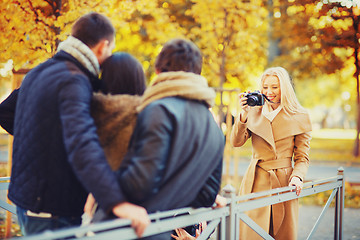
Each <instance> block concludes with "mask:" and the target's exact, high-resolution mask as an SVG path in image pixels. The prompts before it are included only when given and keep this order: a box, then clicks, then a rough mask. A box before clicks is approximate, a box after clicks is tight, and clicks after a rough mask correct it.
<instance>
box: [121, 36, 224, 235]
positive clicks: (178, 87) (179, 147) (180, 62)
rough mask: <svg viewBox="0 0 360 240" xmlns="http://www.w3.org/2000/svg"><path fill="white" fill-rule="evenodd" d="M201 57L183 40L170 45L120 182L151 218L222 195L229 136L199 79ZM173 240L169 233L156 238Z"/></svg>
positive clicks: (206, 203)
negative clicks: (219, 123) (212, 109)
mask: <svg viewBox="0 0 360 240" xmlns="http://www.w3.org/2000/svg"><path fill="white" fill-rule="evenodd" d="M201 68H202V55H201V53H200V50H199V49H198V48H197V46H196V45H195V44H193V43H192V42H190V41H188V40H184V39H174V40H171V41H169V42H167V43H166V44H165V45H164V47H163V49H162V50H161V52H160V54H159V55H158V57H157V59H156V63H155V69H156V71H157V73H158V75H157V77H156V78H155V79H154V81H153V82H152V83H151V85H150V86H149V87H148V88H147V89H146V91H145V93H144V95H143V102H142V104H141V105H140V106H139V107H138V109H137V110H138V112H139V114H138V118H137V122H136V126H135V129H134V133H133V135H132V138H131V141H130V144H129V149H128V153H127V155H126V156H125V158H124V160H123V162H122V165H121V166H120V169H119V170H118V171H117V178H118V182H119V183H120V186H121V188H122V190H123V192H124V193H125V195H126V196H127V197H128V199H129V201H130V202H132V203H135V204H138V205H140V206H143V207H145V208H146V210H147V211H148V212H149V213H150V212H156V211H165V210H169V209H176V208H182V207H187V206H191V207H210V206H212V205H213V204H214V202H215V199H216V197H217V194H218V191H219V189H220V183H221V175H222V159H223V151H224V144H225V141H224V135H223V133H222V132H221V130H220V128H219V126H218V125H217V123H216V122H215V120H214V118H213V115H212V114H211V112H210V111H209V108H210V107H212V106H213V104H214V99H215V91H214V90H213V89H212V88H210V87H209V86H208V83H207V80H206V79H205V78H204V77H202V76H201V75H200V73H201ZM152 238H153V239H158V240H159V239H170V233H165V234H162V235H161V236H153V237H152Z"/></svg>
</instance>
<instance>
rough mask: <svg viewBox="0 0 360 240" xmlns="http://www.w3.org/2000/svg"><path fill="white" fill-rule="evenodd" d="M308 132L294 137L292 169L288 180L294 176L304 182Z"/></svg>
mask: <svg viewBox="0 0 360 240" xmlns="http://www.w3.org/2000/svg"><path fill="white" fill-rule="evenodd" d="M310 140H311V135H310V132H307V133H302V134H299V135H296V136H295V140H294V163H295V164H294V169H293V172H292V174H291V176H290V179H291V178H292V177H294V176H296V177H299V178H300V179H301V180H304V178H305V175H306V173H307V171H308V168H309V161H310V160H309V151H310Z"/></svg>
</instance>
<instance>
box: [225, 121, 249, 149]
mask: <svg viewBox="0 0 360 240" xmlns="http://www.w3.org/2000/svg"><path fill="white" fill-rule="evenodd" d="M250 136H251V133H250V131H249V130H248V129H247V125H246V123H243V122H241V121H240V116H238V117H237V118H236V119H235V123H234V126H233V128H232V130H231V134H230V144H231V146H233V147H241V146H242V145H244V144H245V142H246V141H247V140H248V139H249V138H250Z"/></svg>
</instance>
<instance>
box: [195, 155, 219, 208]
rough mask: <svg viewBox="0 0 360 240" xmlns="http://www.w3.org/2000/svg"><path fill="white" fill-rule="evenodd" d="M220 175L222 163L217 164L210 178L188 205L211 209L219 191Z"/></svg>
mask: <svg viewBox="0 0 360 240" xmlns="http://www.w3.org/2000/svg"><path fill="white" fill-rule="evenodd" d="M221 174H222V161H220V162H219V164H218V166H217V167H216V168H215V170H214V171H213V173H212V174H211V176H210V177H209V178H208V179H207V180H206V183H205V185H204V186H203V187H202V188H201V190H200V192H199V193H198V195H197V196H196V198H195V200H194V201H193V202H192V203H191V204H190V206H191V207H194V208H199V207H211V206H212V205H213V204H214V202H215V199H216V195H217V194H218V192H219V190H220V185H221Z"/></svg>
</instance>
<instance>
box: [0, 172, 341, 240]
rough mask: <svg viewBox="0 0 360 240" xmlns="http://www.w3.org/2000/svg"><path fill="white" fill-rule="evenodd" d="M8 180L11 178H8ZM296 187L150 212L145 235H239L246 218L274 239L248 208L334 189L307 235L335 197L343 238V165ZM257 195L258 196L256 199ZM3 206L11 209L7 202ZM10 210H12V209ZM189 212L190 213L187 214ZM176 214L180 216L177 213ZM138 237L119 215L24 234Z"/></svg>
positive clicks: (337, 231) (231, 238)
mask: <svg viewBox="0 0 360 240" xmlns="http://www.w3.org/2000/svg"><path fill="white" fill-rule="evenodd" d="M3 181H5V180H3V179H1V178H0V188H2V187H4V186H5V185H3V184H4V183H3ZM6 181H8V180H6ZM293 190H294V187H283V188H277V189H272V190H270V191H264V192H259V193H253V194H248V195H244V196H236V195H235V194H234V192H227V193H226V194H227V196H229V195H230V198H229V199H228V205H227V206H226V207H224V208H220V209H211V208H200V209H192V208H183V209H177V210H171V211H166V212H159V213H153V214H150V219H151V221H152V222H151V224H150V225H149V226H148V227H147V229H146V231H145V233H144V237H146V236H152V235H155V234H159V233H164V232H169V231H172V230H173V229H175V228H182V227H185V226H189V225H193V224H197V223H199V222H203V221H207V222H208V226H207V228H206V229H205V230H204V231H203V232H202V234H201V235H200V236H199V238H198V240H203V239H207V238H208V237H209V236H211V235H212V233H213V232H214V231H215V233H214V237H216V239H220V240H225V239H226V240H235V239H239V222H240V221H243V222H245V223H246V224H247V225H248V226H249V227H251V228H252V229H253V230H255V231H256V232H257V233H258V234H259V235H260V236H261V237H263V238H264V239H273V238H272V237H271V236H270V235H269V234H268V233H267V232H265V231H264V230H263V229H262V228H261V227H259V226H258V225H257V224H256V223H255V222H254V221H253V220H252V219H251V218H249V217H248V216H247V215H246V214H245V211H248V210H251V209H256V208H260V207H263V206H267V205H272V204H277V203H281V202H285V201H289V200H292V199H297V198H301V197H305V196H309V195H312V194H317V193H320V192H324V191H328V190H332V193H331V195H330V197H329V199H328V201H327V203H326V204H325V206H324V208H323V210H322V212H321V214H320V216H319V217H318V219H317V221H316V223H315V225H314V226H313V228H312V230H311V232H310V233H309V235H308V237H307V239H311V237H312V236H313V234H314V233H315V231H316V229H317V227H318V225H319V223H320V222H321V219H322V218H323V216H324V213H325V212H326V210H327V209H328V208H329V206H330V203H331V202H332V200H333V199H334V198H335V219H334V239H339V240H341V239H342V232H343V226H342V223H343V209H344V172H343V169H342V168H339V170H338V175H337V176H335V177H332V178H327V179H322V180H317V181H312V182H308V183H305V184H304V187H303V189H302V191H301V194H300V195H299V196H297V195H296V194H295V191H293ZM254 198H256V199H254ZM0 207H2V208H4V209H6V210H8V209H10V208H9V207H8V206H6V205H1V204H0ZM8 211H9V210H8ZM187 213H189V214H187ZM174 216H176V217H174ZM63 238H67V239H71V238H74V239H75V238H76V239H113V238H116V239H137V236H136V234H135V232H134V230H133V229H132V228H131V226H130V221H129V220H125V219H115V220H110V221H105V222H101V223H96V224H92V225H88V226H82V227H74V228H69V229H66V230H58V231H47V232H44V233H42V234H38V235H33V236H27V237H22V238H20V239H24V240H32V239H34V240H35V239H36V240H48V239H63Z"/></svg>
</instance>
